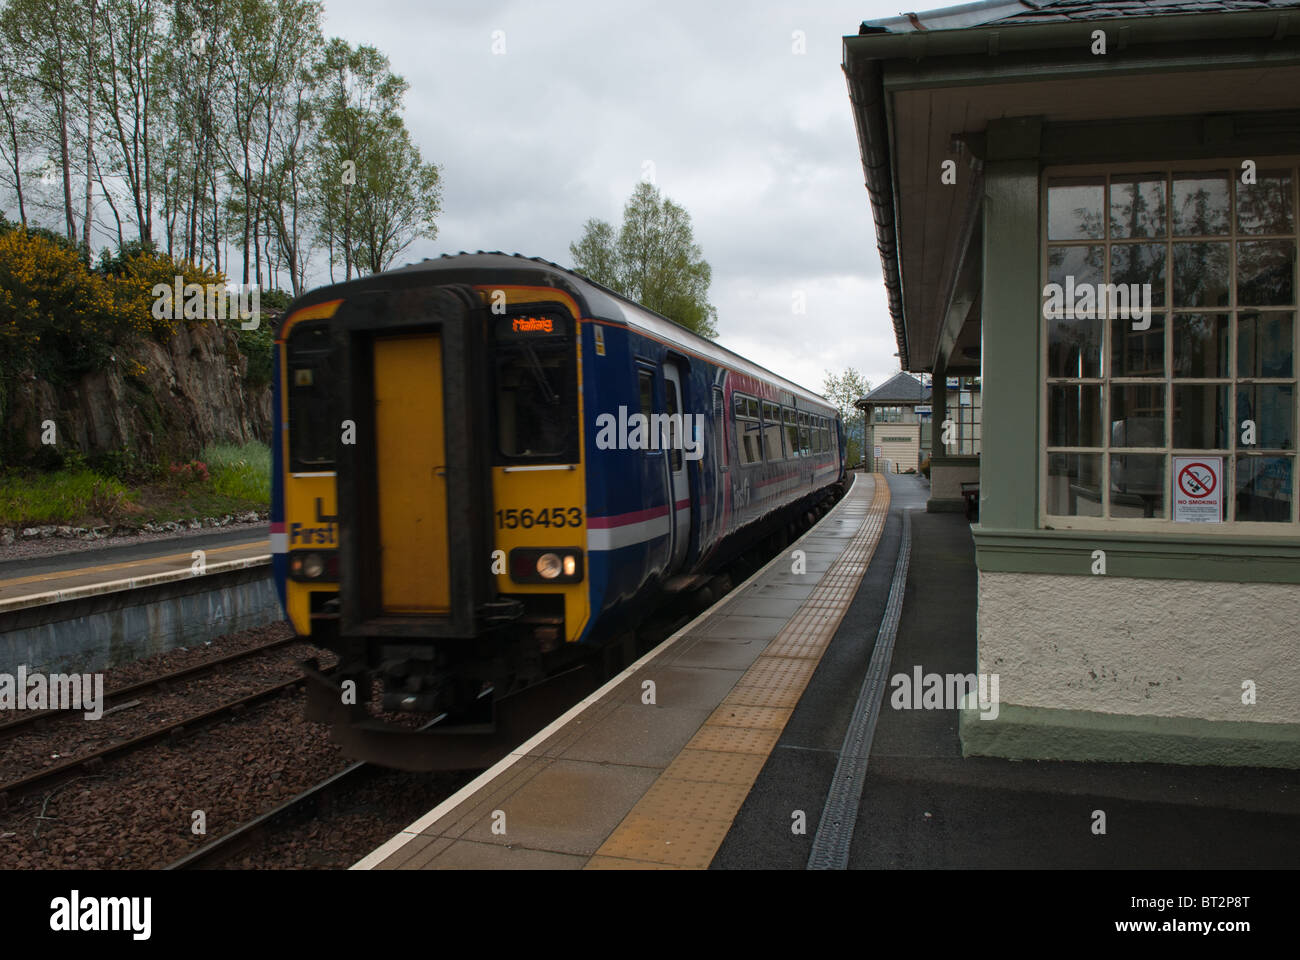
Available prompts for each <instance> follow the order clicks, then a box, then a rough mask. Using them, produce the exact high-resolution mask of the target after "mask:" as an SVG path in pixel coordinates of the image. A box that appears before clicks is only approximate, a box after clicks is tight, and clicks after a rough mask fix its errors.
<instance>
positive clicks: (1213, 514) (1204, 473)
mask: <svg viewBox="0 0 1300 960" xmlns="http://www.w3.org/2000/svg"><path fill="white" fill-rule="evenodd" d="M1222 519H1223V458H1222V457H1174V520H1175V521H1176V522H1179V523H1219V522H1220V521H1221V520H1222Z"/></svg>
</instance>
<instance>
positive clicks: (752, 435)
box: [736, 420, 763, 464]
mask: <svg viewBox="0 0 1300 960" xmlns="http://www.w3.org/2000/svg"><path fill="white" fill-rule="evenodd" d="M759 430H760V427H759V425H758V424H757V423H755V422H754V421H753V420H737V421H736V434H737V436H738V437H739V440H740V443H739V447H740V462H741V463H743V464H750V463H758V462H759V461H761V460H762V459H763V451H762V450H761V449H760V442H759V441H760V439H761V438H760V434H759Z"/></svg>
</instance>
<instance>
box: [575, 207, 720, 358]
mask: <svg viewBox="0 0 1300 960" xmlns="http://www.w3.org/2000/svg"><path fill="white" fill-rule="evenodd" d="M569 255H570V256H572V257H573V262H574V269H575V270H576V271H577V272H578V273H581V274H584V275H585V276H588V277H590V278H591V279H592V280H595V281H596V282H597V283H602V284H604V285H605V286H607V287H609V288H610V289H612V290H615V291H617V292H618V293H621V294H622V295H623V296H625V297H627V298H628V299H630V300H635V301H636V302H637V303H640V304H641V305H642V306H644V307H647V308H649V309H651V310H654V311H655V312H657V313H661V314H663V315H664V316H665V317H668V318H669V319H670V320H673V321H674V322H676V323H679V324H681V325H682V326H683V327H686V328H687V329H688V330H692V331H694V332H695V333H698V334H699V335H700V336H702V337H708V338H710V339H712V338H714V337H716V336H717V335H718V328H717V323H716V321H717V317H718V311H717V309H716V308H715V307H714V306H713V305H712V304H711V303H709V301H708V293H709V284H710V283H711V282H712V278H713V271H712V268H710V266H709V264H708V261H706V260H705V259H704V255H703V253H702V252H701V250H700V248H699V245H698V244H696V243H695V235H694V231H693V229H692V227H691V215H690V214H689V213H687V212H686V210H685V208H684V207H682V206H680V205H679V204H676V203H674V202H673V201H672V200H671V199H669V198H667V197H663V196H661V195H660V193H659V189H658V188H657V187H655V186H654V185H653V184H650V183H646V182H644V181H643V182H641V183H638V184H637V185H636V189H635V190H633V191H632V196H631V198H630V199H629V200H628V202H627V205H626V206H625V207H624V208H623V225H622V227H621V228H620V230H619V231H618V235H617V236H615V234H614V228H613V227H612V226H610V225H609V224H608V223H606V222H605V221H603V220H596V219H591V220H588V221H587V222H586V223H585V224H584V225H583V233H582V237H581V239H579V240H578V241H577V242H576V243H571V244H569Z"/></svg>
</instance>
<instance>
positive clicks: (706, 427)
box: [271, 252, 846, 769]
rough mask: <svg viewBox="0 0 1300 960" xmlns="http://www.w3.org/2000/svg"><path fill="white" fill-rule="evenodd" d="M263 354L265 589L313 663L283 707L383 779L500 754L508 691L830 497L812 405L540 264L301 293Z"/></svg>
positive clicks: (833, 419)
mask: <svg viewBox="0 0 1300 960" xmlns="http://www.w3.org/2000/svg"><path fill="white" fill-rule="evenodd" d="M792 335H793V332H792ZM274 342H275V347H274V355H273V369H274V375H273V385H272V391H273V392H272V404H273V419H274V430H273V433H272V436H273V443H272V474H273V483H272V498H271V499H272V502H271V549H272V568H273V576H274V580H275V585H276V589H277V592H278V594H279V598H280V602H281V603H282V605H283V607H284V610H285V614H286V617H287V618H288V620H289V621H290V622H291V624H292V626H293V628H294V630H295V631H296V633H297V634H298V635H299V636H300V637H302V638H304V639H306V640H309V641H310V642H311V643H312V644H314V645H315V646H317V647H318V648H320V649H322V650H323V651H330V652H332V654H333V655H334V656H335V657H336V658H337V664H336V665H335V666H334V668H333V669H332V670H323V669H321V668H320V666H319V664H318V662H316V661H311V662H309V663H307V664H305V666H304V669H305V670H306V672H307V674H308V680H309V683H308V688H309V690H308V693H309V697H308V712H309V715H310V716H312V717H313V718H314V719H319V720H322V721H325V722H329V723H331V724H332V725H333V726H334V728H335V736H336V739H339V740H340V741H341V742H343V743H344V744H345V749H346V750H347V752H349V753H351V754H352V755H354V756H359V757H362V758H363V759H370V760H375V761H376V762H380V763H385V764H387V765H390V766H401V767H407V768H411V769H434V768H438V767H447V768H451V767H455V766H464V765H466V764H467V763H468V762H469V760H468V759H467V758H470V759H472V757H473V756H474V755H476V754H481V753H482V752H483V750H484V744H485V742H486V741H487V740H490V739H491V735H492V734H496V735H497V736H498V737H502V736H505V737H508V736H514V735H517V734H518V733H519V730H518V729H516V728H515V726H512V724H511V723H510V722H507V721H506V720H504V719H503V718H504V717H506V716H509V715H511V714H510V710H509V709H507V708H509V707H510V706H511V704H512V703H516V704H517V703H520V702H524V701H523V700H522V698H520V699H515V698H517V697H518V695H519V694H521V693H523V692H524V691H526V690H529V689H532V688H535V687H537V686H539V685H544V684H546V683H547V682H549V681H551V680H553V679H554V678H556V677H560V676H564V675H566V674H567V673H568V672H569V670H570V667H571V665H572V664H575V663H580V662H584V661H585V660H590V658H591V655H592V652H593V649H596V648H599V647H601V646H602V645H609V644H613V643H615V642H619V643H624V644H626V637H627V636H628V635H629V632H631V631H634V630H635V626H636V624H637V623H638V622H640V620H641V619H642V618H644V617H646V616H647V614H648V612H650V611H653V610H654V609H655V608H656V605H657V604H661V603H663V602H664V599H665V596H666V595H667V594H670V593H674V592H678V591H681V590H682V589H689V588H694V587H699V586H700V585H701V584H709V583H712V582H713V581H712V580H711V577H714V575H716V574H717V573H718V572H719V571H722V570H724V569H726V568H727V565H728V564H729V563H732V562H733V561H734V560H735V559H736V558H737V557H738V556H741V555H742V554H744V553H745V552H746V551H748V550H751V549H752V548H754V547H755V545H756V544H758V543H760V542H761V541H763V540H764V539H765V538H769V539H770V538H772V537H773V536H776V535H780V531H782V530H787V529H789V528H790V526H791V523H792V521H794V520H795V519H796V518H803V517H811V516H815V515H816V514H817V513H818V512H820V511H821V510H824V509H826V508H827V507H828V505H829V503H830V502H832V501H833V499H834V497H835V496H836V494H837V493H838V492H840V491H842V489H843V486H844V484H845V480H846V477H845V456H844V451H845V435H844V426H843V424H842V423H841V420H840V415H839V413H838V411H837V410H836V408H835V407H834V405H833V404H831V403H829V402H828V401H827V400H826V399H825V398H823V397H821V396H819V395H817V394H815V393H813V392H811V391H809V390H806V389H804V388H802V387H800V386H798V385H797V384H794V383H792V382H790V381H788V380H785V379H783V378H782V377H779V376H777V375H776V374H774V373H772V372H770V371H769V370H766V369H764V368H763V367H760V366H759V365H757V364H755V363H752V362H751V361H748V360H746V359H744V358H743V357H740V356H738V355H737V354H735V353H733V352H731V351H729V350H726V349H724V348H723V347H720V346H719V345H717V344H716V343H713V342H712V341H710V340H708V339H706V338H703V337H700V336H697V335H696V334H694V333H693V332H691V331H689V330H687V329H686V328H684V327H682V326H680V325H678V324H676V323H674V322H673V321H672V320H670V319H668V318H667V317H664V316H661V315H659V314H657V313H655V312H653V311H651V310H648V309H646V308H645V307H642V306H640V305H638V304H636V303H634V302H632V301H631V300H629V299H627V298H626V297H623V296H621V295H620V294H618V293H616V292H614V291H613V290H611V289H609V288H607V287H605V286H603V285H601V284H599V283H596V282H594V281H592V280H590V279H587V278H585V277H583V276H581V275H579V274H577V273H574V272H572V271H570V270H567V269H565V268H563V267H560V266H558V265H556V264H554V263H551V262H548V261H546V260H541V259H537V258H528V257H523V256H520V255H518V254H514V255H507V254H504V253H484V252H479V253H474V254H468V253H462V254H457V255H447V256H443V257H440V258H437V259H431V260H425V261H423V262H421V263H417V264H412V265H409V266H406V267H403V268H400V269H396V270H392V271H387V272H384V273H379V274H374V275H371V276H366V277H363V278H359V279H356V280H350V281H347V282H344V283H338V284H333V285H330V286H326V287H322V288H320V289H317V290H314V291H312V292H310V293H308V294H306V295H304V296H302V297H300V298H298V299H297V300H295V301H294V302H293V303H291V304H290V305H289V306H288V308H286V310H285V313H284V315H283V319H282V321H281V322H280V324H279V326H278V328H277V330H276V333H275V340H274ZM706 595H707V593H706ZM619 638H623V639H619ZM527 712H528V711H527V710H521V711H516V713H522V714H525V715H526V714H527ZM411 718H417V719H422V718H429V720H430V722H428V723H420V724H416V723H413V722H409V721H410V720H411ZM435 720H436V721H439V722H436V723H435V722H432V721H435ZM516 726H517V725H516ZM453 734H458V736H453ZM466 741H470V742H471V745H470V746H466V745H465V744H466Z"/></svg>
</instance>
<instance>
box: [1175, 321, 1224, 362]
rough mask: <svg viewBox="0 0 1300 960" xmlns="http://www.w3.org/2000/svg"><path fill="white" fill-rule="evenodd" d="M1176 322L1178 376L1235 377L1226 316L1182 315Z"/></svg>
mask: <svg viewBox="0 0 1300 960" xmlns="http://www.w3.org/2000/svg"><path fill="white" fill-rule="evenodd" d="M1173 323H1174V376H1175V377H1192V378H1196V377H1230V376H1232V369H1231V367H1229V366H1228V315H1227V314H1226V313H1180V314H1177V315H1175V316H1174V320H1173Z"/></svg>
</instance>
